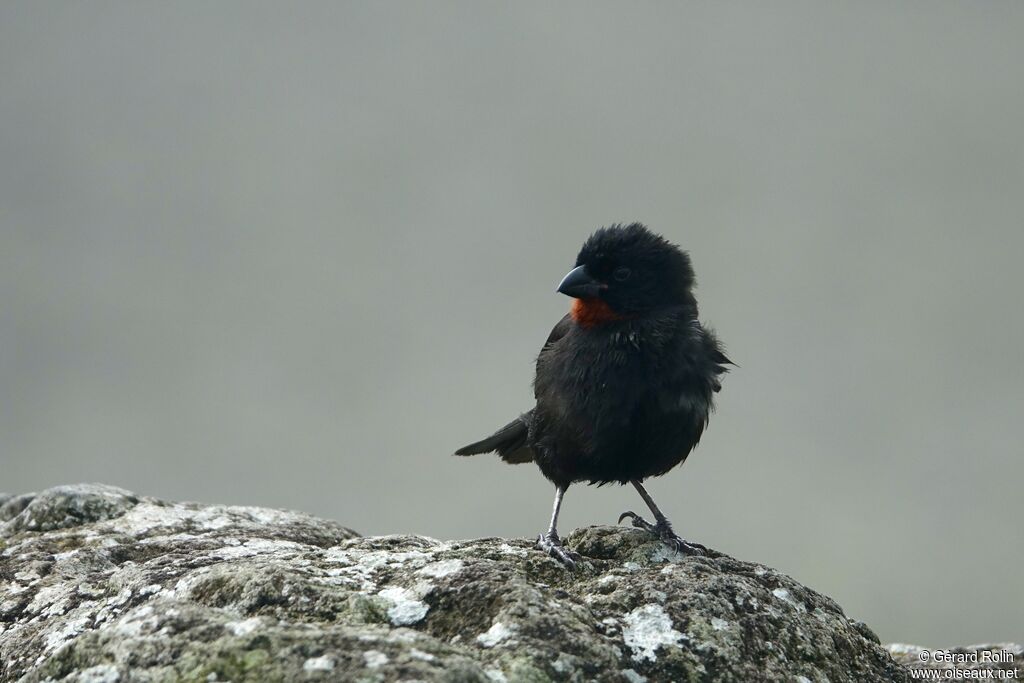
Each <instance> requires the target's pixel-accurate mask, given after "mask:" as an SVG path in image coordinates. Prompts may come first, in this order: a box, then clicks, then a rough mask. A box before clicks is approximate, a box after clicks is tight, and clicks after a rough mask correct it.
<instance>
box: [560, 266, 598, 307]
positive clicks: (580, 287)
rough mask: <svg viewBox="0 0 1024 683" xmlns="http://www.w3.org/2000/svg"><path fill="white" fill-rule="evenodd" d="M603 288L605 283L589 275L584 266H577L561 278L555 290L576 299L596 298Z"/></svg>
mask: <svg viewBox="0 0 1024 683" xmlns="http://www.w3.org/2000/svg"><path fill="white" fill-rule="evenodd" d="M605 288H606V285H603V284H601V283H600V282H598V281H597V280H595V279H594V278H592V277H591V276H590V273H588V272H587V267H586V266H577V267H576V268H573V269H572V270H570V271H569V273H568V274H567V275H566V276H565V277H564V278H562V281H561V282H560V283H559V285H558V290H557V291H559V292H560V293H562V294H565V295H566V296H571V297H574V298H576V299H596V298H597V296H598V295H599V294H600V293H601V290H602V289H605Z"/></svg>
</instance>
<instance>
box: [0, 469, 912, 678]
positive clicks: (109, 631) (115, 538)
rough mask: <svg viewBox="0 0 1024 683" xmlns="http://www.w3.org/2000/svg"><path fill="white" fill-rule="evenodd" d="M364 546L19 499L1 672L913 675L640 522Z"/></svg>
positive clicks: (287, 525)
mask: <svg viewBox="0 0 1024 683" xmlns="http://www.w3.org/2000/svg"><path fill="white" fill-rule="evenodd" d="M567 543H568V545H569V546H570V547H571V548H572V549H573V550H575V551H576V552H577V553H579V554H580V555H582V556H583V558H584V560H583V562H582V563H581V567H580V568H579V569H578V570H576V571H574V572H570V571H567V570H565V569H563V568H562V566H561V565H559V564H558V563H556V562H555V561H554V560H552V559H550V558H548V557H547V556H546V555H544V554H542V553H540V552H538V551H535V550H533V549H532V543H531V542H530V541H527V540H502V539H478V540H471V541H444V542H443V541H437V540H434V539H431V538H425V537H418V536H384V537H376V538H362V537H359V536H358V535H357V534H356V533H355V532H353V531H352V530H351V529H348V528H346V527H343V526H341V525H339V524H336V523H334V522H330V521H325V520H321V519H316V518H313V517H309V516H307V515H303V514H300V513H295V512H283V511H278V510H267V509H262V508H250V507H231V506H222V505H199V504H194V503H166V502H163V501H159V500H155V499H151V498H145V497H140V496H136V495H134V494H132V493H129V492H127V491H124V490H121V489H117V488H113V487H108V486H98V485H90V486H71V487H59V488H54V489H49V490H47V491H44V492H42V493H40V494H38V495H29V496H12V497H8V498H7V499H6V500H5V501H4V502H2V505H0V681H25V682H26V683H31V682H33V681H44V680H61V681H78V682H79V683H84V682H86V681H89V682H92V683H97V682H111V683H113V682H117V681H122V682H124V681H178V680H185V681H228V680H230V681H234V682H236V683H237V682H239V681H297V680H310V681H315V680H324V681H331V680H339V681H399V680H403V681H413V680H423V681H428V680H443V681H467V682H468V681H481V682H489V681H592V680H593V681H628V682H632V683H635V682H636V681H644V680H649V681H669V680H673V681H696V680H701V681H705V680H706V681H825V680H828V681H832V682H833V683H836V682H838V681H871V682H872V683H874V682H877V681H903V680H906V677H907V674H906V670H905V669H904V668H903V667H902V666H900V665H899V664H897V663H896V662H894V661H893V659H892V657H891V656H890V654H889V652H888V651H886V649H885V648H883V647H881V646H880V645H879V643H878V638H877V637H876V636H875V635H874V633H872V632H871V630H870V629H869V628H868V627H867V626H865V625H864V624H863V623H860V622H857V621H853V620H851V619H849V618H848V617H846V616H845V615H844V614H843V612H842V610H841V609H840V608H839V606H838V605H837V604H836V603H835V602H833V601H832V600H831V599H829V598H827V597H825V596H823V595H821V594H819V593H816V592H815V591H813V590H811V589H809V588H806V587H804V586H802V585H800V584H799V583H797V582H796V581H794V580H793V579H791V578H789V577H788V576H785V575H784V574H780V573H778V572H776V571H774V570H772V569H770V568H768V567H764V566H761V565H757V564H752V563H749V562H743V561H740V560H736V559H733V558H731V557H728V556H726V555H722V554H719V553H712V554H711V555H710V556H709V557H683V556H678V555H675V554H674V553H672V552H671V551H669V550H668V549H667V548H665V547H664V546H663V545H661V544H660V543H658V542H656V541H654V540H652V539H651V538H650V537H649V536H648V535H647V534H645V533H644V532H641V531H639V530H636V529H632V528H626V527H590V528H585V529H580V530H577V531H575V532H573V533H572V534H570V535H569V537H568V538H567Z"/></svg>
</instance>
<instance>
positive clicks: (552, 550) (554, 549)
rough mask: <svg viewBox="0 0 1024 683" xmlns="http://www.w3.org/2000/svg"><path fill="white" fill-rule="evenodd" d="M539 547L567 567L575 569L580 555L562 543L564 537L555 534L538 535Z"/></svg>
mask: <svg viewBox="0 0 1024 683" xmlns="http://www.w3.org/2000/svg"><path fill="white" fill-rule="evenodd" d="M537 548H538V549H539V550H543V551H544V552H546V553H547V554H548V555H550V556H551V557H553V558H555V559H556V560H558V561H559V562H561V563H562V564H563V565H565V567H566V568H567V569H575V568H576V563H577V562H578V561H579V560H580V556H579V555H578V554H576V553H574V552H573V551H571V550H569V549H568V548H566V547H565V546H564V545H562V539H560V538H559V537H558V536H556V535H554V534H541V535H540V536H538V537H537Z"/></svg>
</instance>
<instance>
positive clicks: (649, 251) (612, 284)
mask: <svg viewBox="0 0 1024 683" xmlns="http://www.w3.org/2000/svg"><path fill="white" fill-rule="evenodd" d="M693 285H694V275H693V267H692V266H691V265H690V257H689V256H688V255H687V254H686V252H684V251H683V250H682V249H680V248H679V247H677V246H676V245H674V244H672V243H671V242H669V241H668V240H666V239H665V238H663V237H661V236H660V235H656V234H654V233H653V232H651V231H650V230H648V229H647V228H645V227H644V226H643V225H641V224H640V223H631V224H629V225H625V226H623V225H612V226H609V227H607V228H601V229H600V230H598V231H597V232H595V233H594V234H593V235H591V236H590V237H589V238H588V239H587V241H586V242H585V243H584V244H583V248H582V249H580V253H579V256H577V257H576V267H575V268H573V269H572V270H571V271H569V273H568V275H566V276H565V278H563V279H562V282H561V284H559V285H558V291H559V292H561V293H562V294H566V295H568V296H571V297H573V298H574V299H576V300H575V301H574V302H573V308H572V316H573V318H574V319H575V320H576V322H578V323H581V324H584V325H585V326H591V325H595V324H599V323H602V322H607V321H610V320H619V319H624V318H632V317H637V316H640V315H643V314H644V313H646V312H648V311H653V310H656V309H659V308H663V307H666V306H676V305H682V304H692V303H693V301H694V299H693V294H692V292H691V290H692V288H693Z"/></svg>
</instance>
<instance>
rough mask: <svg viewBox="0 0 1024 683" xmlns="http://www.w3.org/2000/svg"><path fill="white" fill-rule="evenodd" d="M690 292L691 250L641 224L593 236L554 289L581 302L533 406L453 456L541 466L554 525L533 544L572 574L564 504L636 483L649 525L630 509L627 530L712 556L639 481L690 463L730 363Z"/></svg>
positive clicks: (556, 344)
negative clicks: (678, 530) (550, 492)
mask: <svg viewBox="0 0 1024 683" xmlns="http://www.w3.org/2000/svg"><path fill="white" fill-rule="evenodd" d="M693 287H694V274H693V267H692V266H691V265H690V257H689V256H688V255H687V254H686V252H684V251H682V250H681V249H680V248H679V247H677V246H676V245H674V244H672V243H670V242H668V241H667V240H665V239H664V238H662V237H660V236H659V235H656V234H654V233H653V232H651V231H650V230H648V229H647V228H645V227H644V226H643V225H641V224H640V223H632V224H630V225H626V226H623V225H612V226H609V227H606V228H601V229H600V230H598V231H596V232H595V233H594V234H593V235H591V236H590V238H589V239H587V241H586V242H585V243H584V245H583V248H582V249H581V250H580V253H579V256H577V257H576V267H575V268H573V269H572V270H571V271H569V274H568V275H566V276H565V278H564V279H563V280H562V282H561V284H559V285H558V291H559V292H561V293H562V294H566V295H568V296H570V297H573V299H574V300H573V302H572V307H571V309H570V312H569V313H568V314H567V315H566V316H565V317H564V318H562V319H561V320H560V321H559V323H558V324H557V325H555V328H554V329H553V330H552V331H551V335H550V336H549V337H548V340H547V342H545V343H544V347H543V348H542V349H541V351H540V355H539V356H538V357H537V371H536V377H535V379H534V382H533V386H534V396H535V397H536V399H537V404H536V406H534V408H533V409H532V410H530V411H528V412H526V413H524V414H522V415H520V416H519V417H518V418H516V419H515V420H513V421H512V422H510V423H509V424H507V425H505V426H504V427H502V428H501V429H499V430H498V431H497V432H495V433H494V434H493V435H491V436H489V437H487V438H486V439H483V440H482V441H477V442H476V443H472V444H470V445H468V446H465V447H463V448H460V449H459V450H457V451H456V452H455V454H456V455H474V454H477V453H487V452H491V451H495V452H497V453H498V455H499V456H500V457H501V459H502V460H504V461H505V462H508V463H524V462H534V463H536V464H537V466H538V467H539V468H540V471H541V472H542V473H543V474H544V476H545V477H547V478H548V479H549V480H550V481H551V482H552V483H554V485H555V487H556V491H555V504H554V511H553V512H552V515H551V526H550V528H549V529H548V530H547V533H545V534H541V535H540V536H539V537H538V539H537V546H538V547H539V548H541V549H543V550H544V551H546V552H547V553H549V554H550V555H552V556H553V557H555V558H556V559H558V560H560V561H562V562H563V563H564V564H566V565H567V566H569V567H572V566H574V565H575V560H577V559H578V556H576V554H575V553H572V552H570V551H568V550H567V549H566V548H564V547H563V546H562V542H561V540H560V539H559V537H558V532H557V530H556V528H555V527H556V524H557V522H558V510H559V508H560V507H561V504H562V496H563V495H564V494H565V491H566V489H567V488H569V485H570V484H572V483H574V482H581V481H585V482H588V483H590V484H598V485H601V484H608V483H611V482H617V483H619V484H625V483H626V482H629V483H631V484H632V485H633V486H634V487H636V490H637V491H638V492H639V493H640V497H641V498H643V499H644V502H645V503H647V507H649V508H650V509H651V513H652V514H653V515H654V523H653V524H652V523H650V522H648V521H647V520H645V519H644V518H642V517H641V516H640V515H637V514H636V513H634V512H632V511H629V512H624V513H622V515H620V516H619V521H620V522H621V521H622V520H623V519H625V518H631V519H632V523H633V526H635V527H639V528H642V529H646V530H648V531H650V532H652V533H654V534H656V535H658V536H659V537H660V538H661V539H662V540H663V541H664V542H665V543H667V544H669V545H670V546H671V547H673V548H675V549H676V550H677V551H681V552H686V553H691V554H703V553H704V552H706V550H707V549H706V548H705V547H704V546H702V545H700V544H697V543H690V542H687V541H685V540H683V539H682V538H680V537H679V536H677V535H676V534H675V532H674V531H673V530H672V525H671V524H670V523H669V521H668V519H666V517H665V515H664V514H662V512H661V510H659V509H658V506H657V505H655V504H654V500H653V499H652V498H651V496H650V494H648V493H647V491H646V489H644V486H643V483H642V482H643V481H644V479H646V478H647V477H656V476H659V475H662V474H665V473H666V472H668V471H669V470H670V469H672V468H673V467H675V466H676V465H679V464H680V463H682V462H683V461H684V460H686V456H687V455H689V453H690V451H691V450H693V448H694V447H695V446H696V445H697V442H698V441H700V437H701V433H702V432H703V431H704V428H705V427H706V426H707V423H708V417H709V416H710V414H711V411H712V410H713V408H714V405H713V400H712V399H713V395H714V393H715V392H717V391H718V390H719V389H721V384H720V383H719V376H720V375H721V374H723V373H724V372H726V368H725V366H726V365H728V364H732V362H731V361H730V360H729V359H728V358H726V357H725V354H724V353H723V351H722V347H721V344H720V343H719V342H718V339H717V338H716V337H715V335H714V333H713V332H712V331H711V330H710V329H708V328H706V327H703V326H702V325H701V324H700V322H699V321H698V320H697V300H696V299H695V298H694V296H693Z"/></svg>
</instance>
